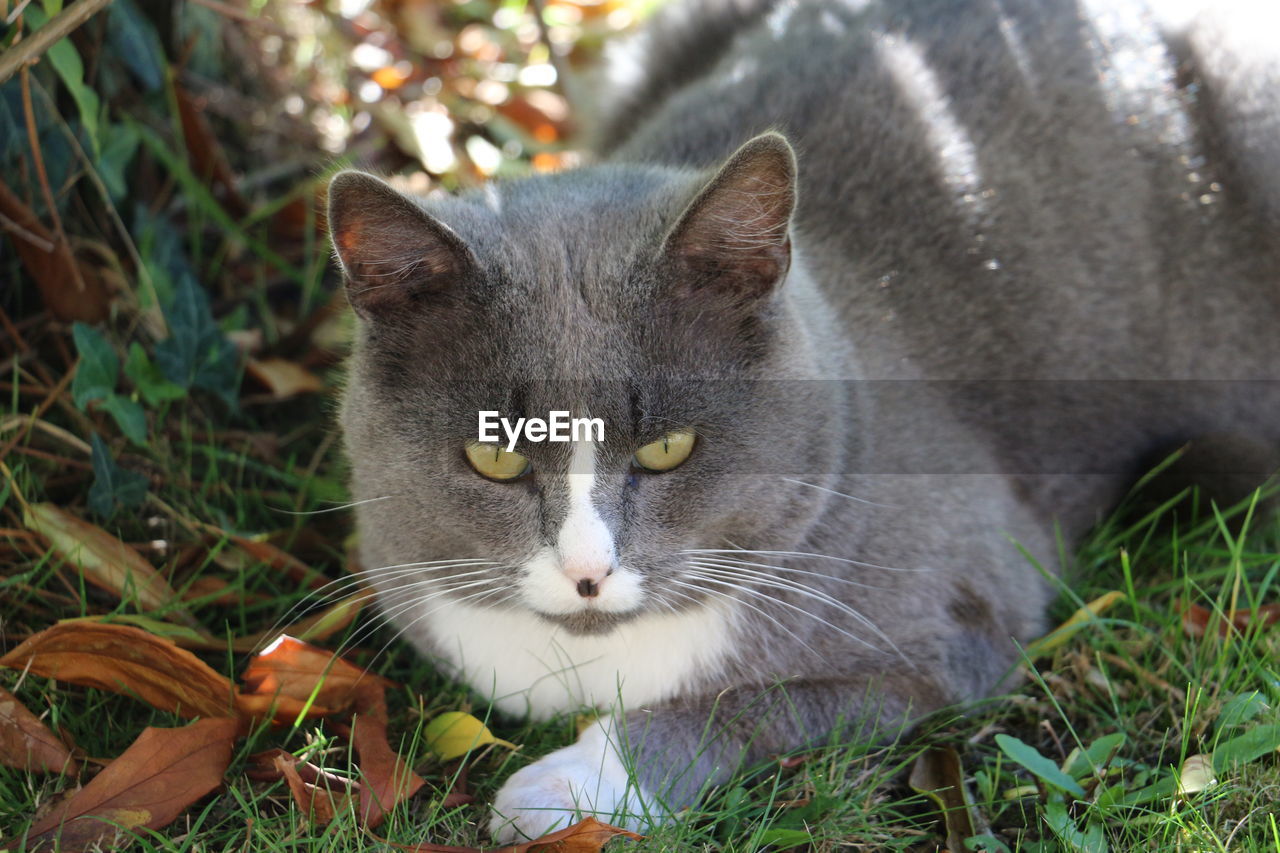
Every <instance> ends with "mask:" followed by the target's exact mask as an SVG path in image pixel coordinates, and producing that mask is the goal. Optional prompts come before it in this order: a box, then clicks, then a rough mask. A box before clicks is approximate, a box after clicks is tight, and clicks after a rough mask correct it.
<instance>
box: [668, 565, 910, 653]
mask: <svg viewBox="0 0 1280 853" xmlns="http://www.w3.org/2000/svg"><path fill="white" fill-rule="evenodd" d="M685 577H688V578H693V579H696V580H701V581H705V582H706V583H712V584H718V585H719V586H727V587H729V588H730V589H735V590H738V591H740V592H744V593H746V594H747V595H753V596H755V597H757V598H761V599H764V600H765V601H769V602H772V603H774V604H777V605H779V606H780V607H785V608H787V609H788V610H794V611H795V612H796V613H799V614H801V615H804V616H807V617H809V618H810V619H812V620H814V621H815V622H818V623H820V624H822V625H825V626H827V627H828V628H830V629H831V630H832V631H835V632H837V633H839V634H843V635H844V636H846V637H848V638H849V639H850V640H853V641H854V642H855V643H859V644H861V645H863V646H866V647H867V648H868V649H871V650H872V651H876V652H880V653H882V654H883V652H884V649H882V648H880V647H879V646H875V645H872V644H871V643H869V642H867V641H866V640H864V639H862V638H861V637H859V636H857V635H856V634H851V633H850V632H848V631H846V630H845V629H843V628H841V627H839V626H838V625H834V624H832V623H831V622H828V621H827V620H826V619H823V618H822V617H821V616H819V615H818V614H816V613H811V612H810V611H808V610H805V609H804V608H803V607H797V606H796V605H794V604H792V603H791V602H789V601H783V600H782V599H780V598H773V597H771V596H768V595H765V594H764V593H763V592H761V591H760V590H758V589H752V588H751V587H749V586H739V585H737V584H733V583H730V582H729V581H726V580H721V579H719V578H714V577H710V576H708V575H703V574H698V573H692V572H686V573H685ZM894 651H898V649H897V648H896V647H895V648H894ZM898 654H899V655H901V654H902V653H901V652H898Z"/></svg>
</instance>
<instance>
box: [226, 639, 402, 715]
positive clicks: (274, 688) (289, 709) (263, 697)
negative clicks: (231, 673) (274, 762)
mask: <svg viewBox="0 0 1280 853" xmlns="http://www.w3.org/2000/svg"><path fill="white" fill-rule="evenodd" d="M240 679H241V681H243V682H244V687H243V689H242V690H241V691H240V696H239V699H238V702H239V706H240V709H241V712H242V713H245V714H248V715H249V716H253V717H264V716H266V715H267V713H268V711H269V710H270V708H271V707H272V704H273V703H274V704H275V706H276V712H275V714H274V718H275V720H276V722H292V721H293V720H294V719H296V718H297V717H298V715H299V714H301V713H302V712H303V710H304V709H305V710H306V713H307V716H309V717H324V716H328V715H329V714H334V713H339V712H341V711H345V710H347V709H349V708H351V706H352V705H353V704H355V701H356V698H357V691H358V689H360V687H361V686H362V685H373V686H376V687H377V688H378V690H382V689H384V688H385V687H386V685H387V684H388V682H387V681H386V680H385V679H383V678H382V677H380V676H377V675H373V674H372V673H368V672H365V671H364V670H363V669H361V668H360V667H358V666H355V665H354V664H350V663H347V662H346V661H345V660H343V659H342V658H340V657H338V656H337V655H336V654H334V653H333V652H330V651H326V650H324V649H320V648H317V647H315V646H312V645H310V644H308V643H304V642H302V641H301V640H299V639H296V638H294V637H290V636H288V635H285V634H282V635H280V637H279V639H277V640H276V641H275V642H274V643H272V644H271V645H270V646H268V647H267V648H266V649H264V650H263V652H262V653H261V654H259V655H258V656H256V657H255V658H254V659H253V660H252V661H250V662H249V666H248V667H246V668H245V671H244V673H243V674H242V675H241V676H240ZM308 702H310V703H311V704H310V705H309V706H308V704H307V703H308Z"/></svg>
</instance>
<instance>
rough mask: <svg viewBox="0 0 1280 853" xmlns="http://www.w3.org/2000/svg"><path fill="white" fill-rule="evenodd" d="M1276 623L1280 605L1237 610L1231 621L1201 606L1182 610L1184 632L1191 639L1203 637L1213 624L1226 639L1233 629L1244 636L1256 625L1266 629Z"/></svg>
mask: <svg viewBox="0 0 1280 853" xmlns="http://www.w3.org/2000/svg"><path fill="white" fill-rule="evenodd" d="M1276 622H1280V604H1264V605H1262V606H1261V607H1257V608H1254V609H1252V610H1237V611H1235V612H1234V613H1232V614H1231V619H1230V620H1229V621H1228V620H1227V618H1226V617H1225V616H1221V615H1219V614H1217V613H1215V612H1214V611H1212V610H1209V609H1208V608H1207V607H1201V606H1200V605H1199V604H1187V605H1185V606H1184V607H1183V608H1182V630H1183V631H1185V632H1186V634H1187V635H1188V636H1191V637H1203V636H1204V635H1205V634H1207V633H1208V632H1209V626H1210V625H1211V624H1212V625H1214V626H1215V629H1216V630H1217V632H1218V636H1219V637H1225V636H1226V635H1227V633H1228V632H1229V631H1230V630H1231V629H1232V628H1234V629H1236V630H1237V631H1239V632H1240V633H1242V634H1243V633H1244V632H1245V631H1247V630H1249V628H1250V627H1253V626H1255V625H1257V626H1259V627H1263V628H1265V627H1267V626H1269V625H1274V624H1275V623H1276Z"/></svg>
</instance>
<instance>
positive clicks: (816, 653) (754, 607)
mask: <svg viewBox="0 0 1280 853" xmlns="http://www.w3.org/2000/svg"><path fill="white" fill-rule="evenodd" d="M686 577H689V575H686ZM671 582H672V583H673V584H675V585H676V586H681V587H684V588H685V589H691V590H694V591H695V592H701V593H704V594H706V595H714V596H716V597H717V598H723V599H724V600H726V601H728V602H730V603H731V604H735V605H739V606H741V607H746V608H747V609H749V610H753V611H755V612H756V613H759V614H760V615H761V616H763V617H764V618H766V619H768V620H769V621H770V622H772V623H773V624H774V625H775V626H777V628H778V629H779V630H780V631H782V632H783V633H785V634H787V635H789V636H790V637H791V638H792V639H793V640H795V641H796V642H797V643H799V644H800V645H802V646H804V647H805V648H806V649H808V650H809V651H811V652H813V654H814V656H815V657H817V658H820V659H822V657H823V656H822V654H821V653H820V652H819V651H818V650H817V649H815V648H814V647H813V646H811V645H809V644H808V643H807V642H805V641H804V638H802V637H801V636H800V635H799V634H797V633H796V632H795V631H793V630H791V629H790V628H788V627H787V626H786V625H783V624H782V623H781V622H779V621H778V620H777V619H775V618H774V617H773V616H772V615H771V614H769V613H766V612H765V611H764V609H763V608H761V607H759V606H758V605H756V604H752V603H751V602H750V601H743V600H742V599H741V598H738V597H736V596H733V595H729V594H728V593H726V592H721V591H720V590H716V589H707V588H706V587H701V586H695V585H694V584H691V583H685V582H684V581H682V580H678V579H674V580H672V581H671ZM766 600H769V601H773V600H774V599H766Z"/></svg>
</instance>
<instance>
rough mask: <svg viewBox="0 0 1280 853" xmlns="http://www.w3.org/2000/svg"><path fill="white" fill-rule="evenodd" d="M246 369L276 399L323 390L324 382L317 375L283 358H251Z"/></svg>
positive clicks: (285, 398)
mask: <svg viewBox="0 0 1280 853" xmlns="http://www.w3.org/2000/svg"><path fill="white" fill-rule="evenodd" d="M246 369H247V371H248V373H249V375H250V376H252V377H253V378H254V379H255V380H257V381H258V382H260V383H262V385H263V386H265V387H266V389H267V390H268V391H270V392H271V396H273V397H275V398H276V399H277V400H287V399H288V398H290V397H296V396H297V395H298V394H311V393H315V392H317V391H323V390H324V382H323V381H322V380H321V379H320V377H319V376H316V375H315V374H314V373H312V372H311V371H310V370H307V369H306V368H305V367H303V366H302V365H300V364H297V363H296V362H292V361H288V360H286V359H283V358H262V359H258V358H251V359H249V364H248V367H247V368H246Z"/></svg>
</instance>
